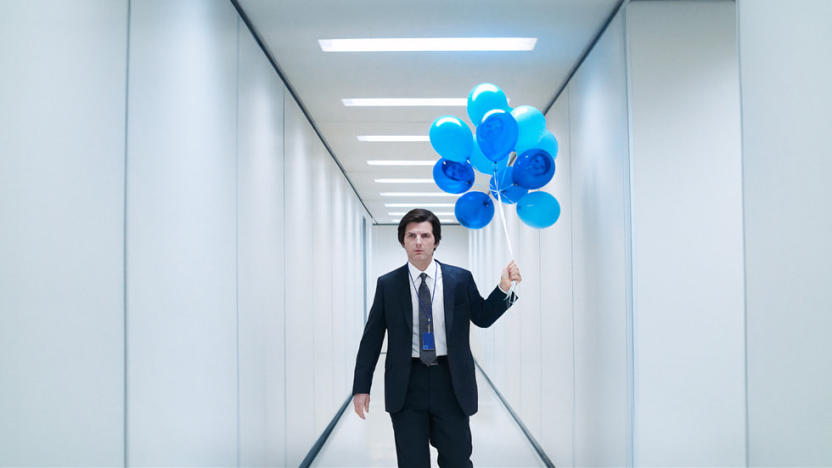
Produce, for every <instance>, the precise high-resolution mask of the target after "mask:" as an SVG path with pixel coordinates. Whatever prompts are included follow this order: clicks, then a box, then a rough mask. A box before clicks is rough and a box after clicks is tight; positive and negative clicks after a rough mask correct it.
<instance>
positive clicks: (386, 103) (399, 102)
mask: <svg viewBox="0 0 832 468" xmlns="http://www.w3.org/2000/svg"><path fill="white" fill-rule="evenodd" d="M341 101H342V102H343V103H344V106H346V107H417V106H458V107H465V106H467V105H468V99H467V98H352V99H341Z"/></svg>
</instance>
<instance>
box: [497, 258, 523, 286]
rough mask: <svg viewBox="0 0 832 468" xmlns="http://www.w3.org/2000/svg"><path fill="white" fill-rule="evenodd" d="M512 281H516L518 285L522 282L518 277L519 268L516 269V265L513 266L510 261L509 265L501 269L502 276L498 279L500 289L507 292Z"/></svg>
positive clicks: (512, 262) (520, 277) (521, 278)
mask: <svg viewBox="0 0 832 468" xmlns="http://www.w3.org/2000/svg"><path fill="white" fill-rule="evenodd" d="M512 281H517V282H518V283H519V282H521V281H523V277H522V276H520V268H517V265H515V264H514V260H512V261H511V263H509V264H508V266H507V267H505V268H504V269H503V274H502V276H501V277H500V289H502V290H503V291H508V290H509V288H510V287H511V282H512Z"/></svg>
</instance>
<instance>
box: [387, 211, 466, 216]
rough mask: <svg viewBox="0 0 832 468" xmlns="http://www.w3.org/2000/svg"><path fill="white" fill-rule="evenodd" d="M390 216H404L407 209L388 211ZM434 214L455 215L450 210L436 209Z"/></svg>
mask: <svg viewBox="0 0 832 468" xmlns="http://www.w3.org/2000/svg"><path fill="white" fill-rule="evenodd" d="M387 214H388V215H389V216H404V215H406V214H407V212H406V211H391V212H389V213H387ZM433 214H435V215H436V216H454V214H453V213H452V212H450V211H434V212H433Z"/></svg>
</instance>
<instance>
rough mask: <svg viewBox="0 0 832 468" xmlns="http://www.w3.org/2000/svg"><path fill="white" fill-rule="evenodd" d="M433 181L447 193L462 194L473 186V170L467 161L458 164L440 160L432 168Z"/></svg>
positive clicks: (443, 159)
mask: <svg viewBox="0 0 832 468" xmlns="http://www.w3.org/2000/svg"><path fill="white" fill-rule="evenodd" d="M433 180H434V181H435V182H436V185H438V186H439V188H441V189H442V190H444V191H446V192H448V193H462V192H466V191H468V189H469V188H471V186H472V185H474V168H473V167H471V164H469V163H468V162H467V161H466V162H463V163H458V162H454V161H449V160H447V159H445V158H441V159H440V160H439V161H436V164H434V166H433Z"/></svg>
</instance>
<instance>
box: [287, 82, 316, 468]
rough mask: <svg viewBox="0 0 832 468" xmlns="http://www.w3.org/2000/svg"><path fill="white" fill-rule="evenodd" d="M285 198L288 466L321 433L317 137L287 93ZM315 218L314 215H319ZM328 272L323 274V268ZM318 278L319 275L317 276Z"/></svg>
mask: <svg viewBox="0 0 832 468" xmlns="http://www.w3.org/2000/svg"><path fill="white" fill-rule="evenodd" d="M285 102H286V104H285V109H286V111H285V117H284V118H285V120H284V125H285V128H286V133H285V135H284V138H285V141H286V152H285V161H286V164H285V187H286V190H285V197H286V219H287V220H293V221H294V222H287V223H286V231H285V232H286V245H287V246H288V247H287V249H286V278H285V284H286V286H285V287H286V296H285V303H286V311H285V313H286V376H285V379H286V428H287V431H286V465H287V466H293V465H298V464H299V463H300V462H301V460H303V457H304V456H306V452H307V451H308V450H309V447H311V444H312V443H313V442H314V440H315V438H316V437H317V434H316V433H315V426H314V421H315V412H314V411H315V407H314V397H315V395H314V391H313V385H314V377H315V368H314V366H315V360H314V359H315V354H316V351H315V344H314V341H313V334H312V333H311V330H312V328H313V327H314V325H315V315H314V314H315V307H317V296H318V295H319V294H317V293H316V292H315V291H317V290H318V289H319V288H320V286H319V284H318V282H317V280H316V279H315V278H314V273H315V272H314V271H313V268H314V266H315V263H314V261H313V259H314V252H315V249H314V248H311V247H312V245H310V240H312V239H313V237H312V236H313V235H314V234H313V233H314V231H315V225H314V223H310V222H309V221H308V220H309V219H310V218H309V217H310V215H312V216H315V213H316V210H317V209H318V208H317V207H315V205H313V204H312V203H311V196H312V191H313V190H314V189H315V188H314V187H313V186H312V185H313V184H312V183H311V181H313V180H314V175H313V169H314V167H313V165H312V162H313V159H312V158H313V157H314V155H312V154H311V152H312V150H311V149H312V145H313V139H314V138H317V137H316V136H315V134H314V132H313V131H312V128H311V127H310V126H309V123H308V122H307V120H306V118H305V117H304V115H303V113H302V112H301V111H300V108H299V107H298V105H297V103H295V101H294V100H293V99H290V98H288V97H287V98H286V101H285ZM313 219H314V218H313ZM322 274H323V273H322ZM313 279H315V280H314V281H313Z"/></svg>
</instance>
